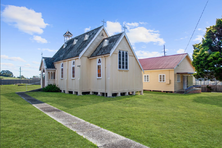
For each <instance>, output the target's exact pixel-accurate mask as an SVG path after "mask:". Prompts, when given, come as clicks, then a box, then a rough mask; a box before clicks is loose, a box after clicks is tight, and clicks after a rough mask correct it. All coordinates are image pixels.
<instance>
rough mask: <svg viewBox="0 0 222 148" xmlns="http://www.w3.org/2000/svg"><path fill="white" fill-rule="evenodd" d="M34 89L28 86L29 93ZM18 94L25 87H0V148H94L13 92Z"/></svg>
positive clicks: (24, 89)
mask: <svg viewBox="0 0 222 148" xmlns="http://www.w3.org/2000/svg"><path fill="white" fill-rule="evenodd" d="M37 88H40V86H39V85H37V86H36V85H28V86H27V89H28V90H32V89H37ZM20 91H26V86H17V85H1V104H0V105H1V107H0V110H1V125H0V126H1V129H0V147H1V148H9V147H10V148H12V147H14V148H20V147H24V148H35V147H38V148H39V147H41V148H42V147H45V148H49V147H71V148H73V147H77V148H80V147H81V148H82V147H85V148H90V147H96V146H95V145H94V144H92V143H91V142H90V141H88V140H86V139H84V138H83V137H81V136H79V135H78V134H76V133H75V132H73V131H72V130H70V129H68V128H66V127H65V126H63V125H62V124H60V123H58V122H57V121H55V120H54V119H52V118H51V117H49V116H47V115H46V114H44V113H43V112H41V111H40V110H38V109H36V108H35V107H34V106H32V105H31V104H29V103H27V102H26V101H25V100H23V99H22V98H21V97H19V96H18V95H17V94H16V93H15V92H20Z"/></svg>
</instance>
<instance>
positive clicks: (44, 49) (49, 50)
mask: <svg viewBox="0 0 222 148" xmlns="http://www.w3.org/2000/svg"><path fill="white" fill-rule="evenodd" d="M38 50H41V51H48V52H56V51H57V50H52V49H48V48H38Z"/></svg>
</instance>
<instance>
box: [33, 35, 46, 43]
mask: <svg viewBox="0 0 222 148" xmlns="http://www.w3.org/2000/svg"><path fill="white" fill-rule="evenodd" d="M33 40H35V41H36V42H37V43H48V41H47V40H46V39H44V38H42V37H41V36H37V35H34V36H33Z"/></svg>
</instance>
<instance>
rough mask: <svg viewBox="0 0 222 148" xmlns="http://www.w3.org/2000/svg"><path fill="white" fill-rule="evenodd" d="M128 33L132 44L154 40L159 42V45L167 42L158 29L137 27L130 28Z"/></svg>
mask: <svg viewBox="0 0 222 148" xmlns="http://www.w3.org/2000/svg"><path fill="white" fill-rule="evenodd" d="M127 35H128V37H129V40H130V42H131V43H132V44H135V43H139V42H143V43H149V42H154V43H158V44H159V45H163V44H165V41H164V40H163V39H162V38H160V37H159V36H160V34H159V32H158V31H154V30H148V29H146V28H145V27H137V28H133V29H129V32H128V33H127Z"/></svg>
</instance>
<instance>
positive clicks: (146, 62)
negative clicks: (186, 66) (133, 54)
mask: <svg viewBox="0 0 222 148" xmlns="http://www.w3.org/2000/svg"><path fill="white" fill-rule="evenodd" d="M187 55H188V54H187V53H183V54H176V55H169V56H161V57H153V58H146V59H139V61H140V63H141V65H142V67H143V69H144V70H154V69H174V68H175V67H176V66H177V65H178V64H179V63H180V62H181V61H182V60H183V59H184V58H185V57H186V56H187Z"/></svg>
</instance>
